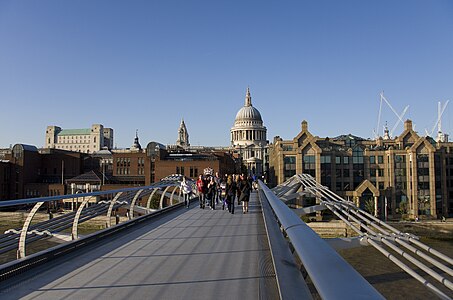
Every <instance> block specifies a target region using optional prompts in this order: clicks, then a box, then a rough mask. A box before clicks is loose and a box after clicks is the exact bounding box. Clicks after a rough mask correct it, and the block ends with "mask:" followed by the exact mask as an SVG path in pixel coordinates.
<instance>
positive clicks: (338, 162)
mask: <svg viewBox="0 0 453 300" xmlns="http://www.w3.org/2000/svg"><path fill="white" fill-rule="evenodd" d="M335 163H336V164H337V165H339V164H341V156H335Z"/></svg>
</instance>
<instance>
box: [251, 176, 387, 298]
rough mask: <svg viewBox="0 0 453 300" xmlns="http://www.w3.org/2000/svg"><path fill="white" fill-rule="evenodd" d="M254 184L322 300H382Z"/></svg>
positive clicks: (270, 194)
mask: <svg viewBox="0 0 453 300" xmlns="http://www.w3.org/2000/svg"><path fill="white" fill-rule="evenodd" d="M258 183H259V186H260V188H261V189H262V191H263V193H264V195H265V197H264V199H263V200H264V201H268V203H269V204H270V206H271V208H272V210H273V212H274V214H275V217H276V219H277V221H278V222H279V223H280V224H281V225H280V226H281V230H282V231H283V232H284V233H286V235H287V237H288V238H289V240H290V242H291V244H292V245H293V247H294V250H295V252H296V253H297V255H298V257H299V259H300V260H301V262H302V265H303V268H304V269H305V271H306V272H307V274H308V276H310V279H311V281H312V282H313V285H314V286H315V288H316V290H317V292H318V293H319V295H320V296H321V298H322V299H384V298H383V296H382V295H381V294H380V293H379V292H378V291H377V290H376V289H375V288H374V287H373V286H372V285H371V284H370V283H368V281H366V280H365V279H364V278H363V277H362V276H361V275H360V274H359V273H358V272H357V271H356V270H355V269H354V268H352V267H351V265H349V264H348V263H347V262H346V261H345V260H344V259H343V258H342V257H341V256H340V255H339V254H338V253H337V252H336V251H335V250H334V249H333V248H331V247H330V246H329V245H328V244H327V243H326V242H325V241H324V240H323V239H321V238H320V237H319V236H318V235H317V234H316V233H315V232H314V231H313V230H312V229H311V228H310V227H308V226H307V225H306V224H305V223H304V222H303V221H302V220H301V218H300V217H299V216H297V215H296V214H295V213H294V212H293V211H291V209H290V208H289V207H288V206H286V204H285V203H284V202H283V201H282V200H280V199H279V198H278V197H277V196H276V195H275V194H274V193H273V192H272V191H271V190H270V189H269V188H268V187H267V186H266V185H265V184H264V183H263V182H261V181H259V182H258ZM285 190H289V189H286V188H285Z"/></svg>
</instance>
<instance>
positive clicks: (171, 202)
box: [170, 186, 181, 205]
mask: <svg viewBox="0 0 453 300" xmlns="http://www.w3.org/2000/svg"><path fill="white" fill-rule="evenodd" d="M177 189H178V187H177V186H175V187H174V189H173V192H171V196H170V205H173V195H174V194H175V192H176V190H177ZM179 190H180V191H179V194H181V188H179ZM179 202H181V198H179V197H178V203H179Z"/></svg>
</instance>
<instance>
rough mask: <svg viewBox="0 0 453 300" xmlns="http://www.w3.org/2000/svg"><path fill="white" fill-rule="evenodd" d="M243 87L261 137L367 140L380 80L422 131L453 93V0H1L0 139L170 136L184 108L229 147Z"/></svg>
mask: <svg viewBox="0 0 453 300" xmlns="http://www.w3.org/2000/svg"><path fill="white" fill-rule="evenodd" d="M247 86H249V87H250V90H251V95H252V103H253V106H255V107H256V108H257V109H258V110H259V111H260V112H261V115H262V117H263V121H264V125H265V126H266V127H267V129H268V139H269V140H270V141H272V140H273V137H274V136H276V135H279V136H281V137H282V138H284V139H292V138H293V137H295V136H296V135H297V134H298V132H299V131H300V123H301V121H302V120H307V121H308V124H309V130H310V131H311V132H312V133H313V134H315V135H319V136H322V137H325V136H329V137H333V136H338V135H340V134H347V133H352V134H355V135H359V136H362V137H365V138H371V137H373V130H374V129H375V128H376V126H377V119H378V110H379V93H380V92H381V91H382V90H384V93H385V95H386V97H387V99H388V100H389V101H390V102H391V104H392V105H393V106H394V108H395V109H396V110H397V111H398V112H399V113H401V112H402V111H403V109H404V107H405V106H406V105H410V108H409V110H408V113H407V114H406V117H405V118H410V119H412V120H413V122H414V124H415V126H416V130H417V131H418V132H419V133H420V134H424V133H425V129H428V130H429V131H431V130H432V128H433V126H434V124H435V121H436V118H437V102H438V101H443V102H445V101H446V100H448V99H450V100H451V101H452V102H453V1H450V0H445V1H441V0H439V1H438V0H431V1H427V0H398V1H394V0H388V1H387V0H380V1H363V0H356V1H352V0H344V1H337V0H335V1H334V0H332V1H322V0H321V1H315V0H311V1H304V0H294V1H293V0H286V1H263V0H260V1H247V0H241V1H236V0H229V1H212V0H205V1H201V0H190V1H188V0H161V1H151V0H149V1H111V0H105V1H96V0H93V1H91V0H90V1H88V0H84V1H60V0H54V1H47V0H41V1H16V0H2V1H0V104H1V105H0V147H8V146H9V145H10V144H15V143H26V144H32V145H36V146H38V147H41V146H43V145H44V141H45V129H46V126H47V125H57V126H60V127H62V128H63V129H72V128H89V127H90V126H91V124H94V123H101V124H103V125H104V126H105V127H110V128H113V129H114V139H115V144H116V145H117V146H118V147H129V146H130V145H131V144H132V142H133V138H134V135H135V130H136V129H138V131H139V136H140V141H141V144H142V146H144V145H146V144H147V143H148V142H149V141H158V142H160V143H163V144H173V143H175V142H176V139H177V129H178V126H179V123H180V120H181V118H184V120H185V122H186V125H187V128H188V131H189V135H190V142H191V144H192V145H213V146H215V145H220V146H227V145H229V143H230V141H229V138H230V133H229V132H230V128H231V127H232V125H233V123H234V118H235V116H236V113H237V111H238V110H239V109H240V108H241V107H242V106H243V105H244V98H245V92H246V89H247ZM396 120H397V118H396V116H395V115H394V114H393V113H392V112H391V110H390V109H389V108H388V107H387V106H384V107H383V111H382V121H381V124H383V123H384V122H385V121H388V123H389V127H390V128H391V127H393V125H394V124H395V122H396ZM443 129H444V132H447V133H450V134H451V139H453V103H450V104H449V106H448V107H447V110H446V112H445V113H444V117H443ZM381 130H382V128H381ZM401 131H402V126H401V125H400V126H399V128H398V129H397V130H396V131H395V134H399V133H400V132H401Z"/></svg>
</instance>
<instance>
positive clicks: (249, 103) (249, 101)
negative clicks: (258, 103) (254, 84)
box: [245, 87, 252, 106]
mask: <svg viewBox="0 0 453 300" xmlns="http://www.w3.org/2000/svg"><path fill="white" fill-rule="evenodd" d="M245 106H252V97H251V96H250V88H249V87H247V93H246V94H245Z"/></svg>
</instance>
